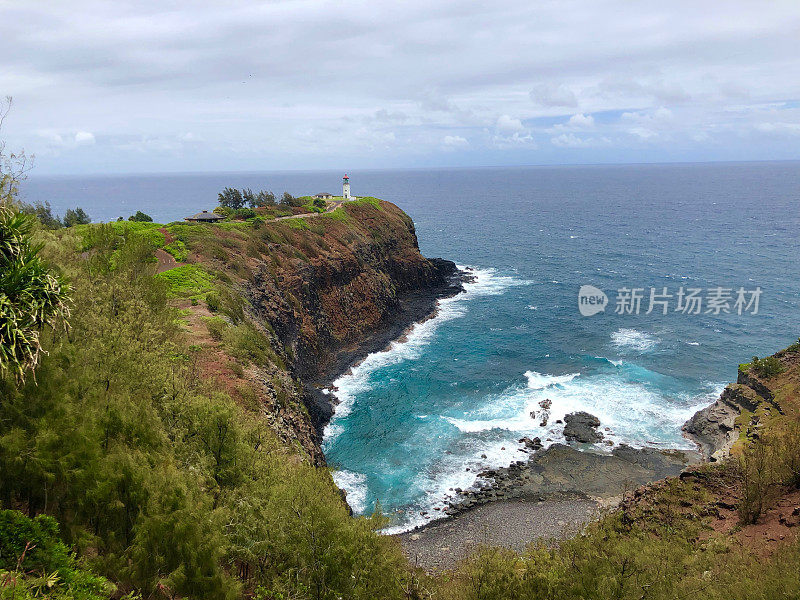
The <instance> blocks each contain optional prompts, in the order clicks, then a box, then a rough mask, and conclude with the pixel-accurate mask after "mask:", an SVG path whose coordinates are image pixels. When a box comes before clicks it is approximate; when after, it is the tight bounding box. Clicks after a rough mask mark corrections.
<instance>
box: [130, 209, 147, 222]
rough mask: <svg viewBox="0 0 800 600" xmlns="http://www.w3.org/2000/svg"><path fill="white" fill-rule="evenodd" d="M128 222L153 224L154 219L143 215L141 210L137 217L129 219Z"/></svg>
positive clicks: (132, 216) (133, 216) (137, 212)
mask: <svg viewBox="0 0 800 600" xmlns="http://www.w3.org/2000/svg"><path fill="white" fill-rule="evenodd" d="M128 221H134V222H137V223H152V222H153V217H151V216H150V215H148V214H145V213H143V212H142V211H140V210H137V211H136V214H135V215H131V216H130V217H128Z"/></svg>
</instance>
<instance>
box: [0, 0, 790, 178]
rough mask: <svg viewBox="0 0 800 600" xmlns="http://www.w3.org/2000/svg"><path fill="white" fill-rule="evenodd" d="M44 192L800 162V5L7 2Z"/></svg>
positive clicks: (17, 109)
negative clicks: (378, 171) (206, 173)
mask: <svg viewBox="0 0 800 600" xmlns="http://www.w3.org/2000/svg"><path fill="white" fill-rule="evenodd" d="M0 21H2V23H3V24H4V26H3V28H2V34H0V55H2V57H3V59H2V61H1V64H0V95H11V96H13V97H14V109H13V112H12V113H11V115H10V116H9V118H8V119H7V121H6V123H5V125H4V129H3V132H2V135H3V137H5V138H6V139H7V140H8V144H9V147H11V148H20V147H24V148H25V149H26V150H27V151H28V152H32V153H35V154H36V156H37V158H36V172H37V173H42V174H44V173H104V172H132V171H133V172H135V171H197V170H215V171H224V170H270V169H315V168H337V169H348V168H351V169H355V168H370V167H408V166H440V165H453V166H461V165H463V166H469V165H500V164H542V163H594V162H641V161H675V160H687V161H692V160H763V159H797V158H800V58H798V57H800V2H798V1H797V0H787V1H770V2H761V1H756V0H753V1H750V2H736V1H722V0H720V1H718V2H717V1H705V2H698V1H697V0H693V1H691V2H683V1H672V2H663V1H661V0H659V1H658V2H650V1H638V2H631V1H629V0H585V1H578V0H559V1H556V2H541V1H540V2H532V1H531V0H519V1H502V0H501V1H498V2H491V3H490V2H473V1H461V2H455V1H449V0H444V1H437V0H433V1H431V0H426V1H421V0H403V1H402V2H392V3H389V2H375V1H374V0H373V1H370V2H367V1H365V2H351V1H345V2H319V1H308V0H302V1H294V0H289V1H272V2H252V1H250V2H236V1H227V2H224V3H222V2H220V3H206V2H181V1H169V0H159V1H157V2H156V1H153V2H151V1H143V0H137V1H130V2H124V1H114V2H109V1H107V0H104V1H102V2H90V1H85V0H73V1H71V2H69V3H67V2H49V1H47V0H40V1H37V2H29V1H26V2H23V1H16V0H14V1H8V0H0Z"/></svg>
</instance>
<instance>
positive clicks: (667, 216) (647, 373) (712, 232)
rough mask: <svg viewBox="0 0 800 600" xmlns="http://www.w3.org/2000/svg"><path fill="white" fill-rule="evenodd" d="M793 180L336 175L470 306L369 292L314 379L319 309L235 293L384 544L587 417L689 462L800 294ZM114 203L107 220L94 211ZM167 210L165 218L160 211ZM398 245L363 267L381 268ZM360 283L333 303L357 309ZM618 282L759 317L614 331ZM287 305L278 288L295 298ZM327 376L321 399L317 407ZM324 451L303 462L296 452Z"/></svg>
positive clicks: (680, 171) (432, 293)
mask: <svg viewBox="0 0 800 600" xmlns="http://www.w3.org/2000/svg"><path fill="white" fill-rule="evenodd" d="M799 172H800V169H798V165H797V163H750V164H717V165H632V166H608V167H600V166H596V167H533V168H506V169H501V168H496V169H460V170H417V171H373V172H363V173H353V174H352V176H353V180H354V181H356V182H357V186H358V187H355V188H354V191H355V192H356V193H359V194H363V193H365V192H368V193H370V194H373V195H375V196H378V197H381V198H383V199H385V200H389V201H391V202H394V203H395V204H397V205H398V206H399V207H400V208H401V209H403V210H404V211H405V212H406V213H407V214H409V215H411V216H412V217H413V219H414V227H415V229H416V234H415V235H414V240H415V241H414V243H416V240H418V243H419V246H420V250H421V252H422V254H423V255H425V256H441V257H444V258H445V259H450V260H454V261H455V262H457V263H458V264H460V265H465V266H469V268H471V269H472V270H473V273H474V275H475V278H474V280H472V281H469V282H466V283H465V284H464V288H465V292H464V293H461V294H457V295H455V296H451V297H448V298H446V299H444V300H441V301H439V306H438V310H437V313H436V315H435V316H434V317H433V318H427V316H428V315H430V314H431V313H432V312H433V311H434V310H435V309H436V304H437V297H438V294H439V292H437V291H436V290H437V289H441V286H442V285H445V287H447V285H448V284H445V283H444V282H441V283H436V284H433V286H432V287H428V286H427V285H424V286H417V285H414V284H413V282H412V281H411V280H409V281H408V285H409V286H410V287H409V289H408V290H407V291H406V292H401V293H400V294H399V295H398V302H397V303H394V301H391V302H387V301H386V300H387V299H388V298H390V297H391V295H390V294H389V295H384V294H383V292H381V293H380V294H377V295H373V296H370V302H369V303H360V304H356V305H353V306H352V310H351V312H349V313H347V315H346V320H341V318H342V317H344V314H343V313H340V312H339V311H340V309H339V308H336V307H337V306H339V304H332V305H331V306H330V307H328V309H326V312H325V315H326V316H325V317H324V318H325V319H326V320H328V321H334V322H336V321H337V319H339V320H340V321H341V323H340V326H341V327H343V328H342V330H341V331H343V332H346V331H349V330H350V329H353V332H355V331H356V330H359V331H363V332H364V333H365V334H366V336H365V337H364V336H362V335H361V334H359V335H355V336H354V337H351V338H349V339H350V341H348V342H345V343H344V344H341V345H340V344H336V345H330V344H328V345H326V346H325V347H326V348H327V350H326V352H331V351H333V354H332V355H331V356H332V359H331V360H330V361H329V362H326V363H325V364H324V365H323V368H322V369H321V370H317V369H316V367H317V358H319V357H320V356H321V354H319V353H315V352H312V353H310V354H306V355H304V348H305V346H304V344H303V343H300V344H299V345H295V341H293V340H297V339H298V338H297V337H296V331H297V330H296V327H298V324H299V323H300V321H296V319H299V318H301V317H302V318H303V319H305V320H306V321H305V322H308V323H311V324H313V327H315V328H316V327H322V329H319V331H320V332H321V333H322V334H324V331H325V327H324V326H322V324H321V321H319V319H320V318H321V317H320V316H319V315H317V313H318V302H319V301H318V299H317V298H316V297H314V296H313V294H312V295H311V296H309V298H308V304H306V305H305V306H306V307H305V308H304V311H305V313H299V312H297V311H294V310H290V312H285V311H286V310H288V307H283V308H281V307H279V306H278V305H274V306H273V305H272V304H270V303H273V302H274V301H273V300H269V298H271V297H272V296H271V295H272V294H275V295H278V296H280V295H281V294H283V293H284V292H283V290H278V289H272V288H270V287H269V286H267V287H265V288H264V287H263V286H264V285H265V284H266V280H263V279H261V278H260V277H259V276H258V274H256V278H255V280H254V281H253V283H252V285H251V287H250V292H249V293H248V295H247V296H248V298H249V300H250V301H251V302H252V303H253V305H254V306H256V307H257V309H258V310H263V311H265V312H264V316H265V318H266V317H269V315H272V316H275V317H278V319H277V321H273V320H272V318H268V320H269V321H270V322H272V323H273V325H274V326H275V330H276V333H277V334H278V336H279V337H280V338H281V340H282V342H284V343H287V344H288V347H296V348H297V349H298V350H299V353H298V361H297V364H296V367H297V368H298V371H299V374H300V375H301V377H302V380H303V381H304V382H305V383H306V390H307V391H309V394H310V396H311V397H313V398H314V402H313V404H312V405H311V406H312V410H311V413H312V414H311V417H312V420H313V421H314V423H315V426H316V430H317V431H316V435H317V437H319V434H321V433H322V431H323V429H324V427H325V423H326V422H327V421H328V419H329V418H330V415H331V406H332V405H333V404H335V403H336V401H337V400H338V401H339V405H338V407H337V408H338V409H339V412H338V414H337V415H335V416H334V420H333V422H332V423H331V424H330V425H329V426H328V435H327V436H326V439H325V441H324V443H323V445H324V449H325V453H326V460H327V463H328V465H329V466H330V467H331V468H332V469H333V470H334V471H335V472H337V475H336V480H337V481H338V482H339V484H340V485H341V486H342V487H343V489H345V490H346V491H347V492H348V501H349V503H350V505H351V506H352V507H353V509H354V511H355V512H356V513H369V512H371V510H372V509H373V508H374V506H375V502H376V501H379V502H380V504H381V507H382V509H383V510H384V511H385V512H387V513H388V514H389V515H390V517H391V518H392V519H393V520H394V524H393V526H392V527H393V528H392V529H390V530H391V531H400V530H404V529H408V528H412V527H415V526H418V525H421V524H423V523H425V522H427V521H429V520H430V519H431V518H433V516H435V515H436V514H437V513H441V510H442V509H444V508H445V507H446V505H447V503H446V497H447V496H448V495H451V496H452V495H453V491H454V490H455V488H457V487H458V488H462V489H467V488H468V487H470V486H471V485H472V483H473V482H474V480H475V476H476V474H477V473H479V472H481V471H484V470H486V469H492V468H500V467H504V466H507V465H509V464H511V463H512V462H515V461H517V460H520V459H524V458H525V455H524V454H523V453H521V452H520V451H519V450H520V447H521V444H520V443H519V442H518V440H519V439H521V438H523V437H526V436H527V437H529V438H533V437H540V438H541V439H542V441H543V442H544V443H545V444H546V445H549V444H550V443H563V441H564V440H563V438H562V437H560V433H559V429H560V425H559V424H556V423H555V421H557V420H559V419H562V418H563V416H564V415H566V414H567V413H569V412H574V411H578V410H586V411H587V412H590V413H592V414H594V415H596V416H597V417H598V418H599V419H600V421H601V428H600V429H601V431H603V432H604V433H605V434H606V439H607V440H610V441H613V442H614V444H615V447H616V446H619V445H620V444H621V443H627V444H629V445H631V446H632V447H643V446H649V447H655V448H661V449H666V448H678V449H683V450H688V449H691V448H693V447H694V446H693V444H692V443H691V442H689V441H688V440H686V439H684V438H683V437H682V435H681V425H682V424H683V423H684V422H685V421H686V420H687V419H688V418H689V417H691V416H692V414H693V413H694V412H695V411H696V410H698V409H699V408H702V407H703V406H706V405H708V404H709V403H710V402H713V401H714V400H715V399H716V398H717V397H718V396H719V393H720V391H721V390H722V388H723V387H724V385H725V383H727V382H729V381H733V380H735V378H736V365H737V364H738V363H740V362H742V361H745V360H749V358H750V357H751V356H752V354H758V355H764V354H767V353H771V352H773V351H774V349H775V348H776V347H780V346H781V345H785V344H788V343H790V342H791V341H792V340H793V332H791V331H788V330H787V329H786V328H785V327H784V324H785V323H786V322H787V321H788V320H791V319H792V318H793V315H795V314H796V312H797V309H798V301H797V298H798V297H799V296H800V290H799V289H797V287H798V279H797V278H796V277H792V276H791V275H792V274H793V273H794V272H795V270H796V269H795V267H794V265H796V264H797V261H798V256H797V254H798V250H797V246H796V243H795V241H794V237H793V236H794V233H793V232H795V231H796V230H797V228H798V223H797V218H798V217H797V213H796V211H793V210H792V207H793V206H795V205H796V202H797V201H798V198H797V194H798V192H797V190H798V189H800V186H798V179H799V178H800V175H799ZM330 177H331V175H330V174H329V173H264V174H235V175H228V176H226V175H222V174H218V175H198V176H194V175H185V176H164V177H157V176H153V177H135V176H133V177H120V178H113V177H107V178H102V179H101V178H98V179H95V180H87V181H80V180H77V179H58V180H56V179H52V180H47V179H41V180H38V181H37V179H35V178H33V179H31V180H30V181H29V182H27V183H26V186H25V188H24V190H23V192H24V197H25V198H26V200H28V201H35V200H36V199H37V197H47V194H48V193H49V190H52V186H53V185H58V189H59V194H57V195H51V196H50V198H51V200H52V202H53V205H54V208H56V209H61V207H60V206H59V204H58V203H59V198H63V201H64V202H65V204H68V203H69V202H72V201H73V199H74V198H77V197H80V198H82V203H83V205H84V207H85V208H86V209H87V211H88V212H89V213H90V215H92V216H94V217H95V218H98V217H99V218H113V217H114V216H115V215H116V214H117V213H118V212H120V211H124V210H125V207H126V206H128V205H130V206H133V205H134V204H135V203H139V202H141V201H142V200H141V199H145V200H144V202H145V204H146V203H147V202H149V201H151V200H152V201H153V202H154V204H153V206H143V208H144V209H145V210H147V211H150V212H152V213H153V216H154V217H155V218H157V219H158V220H162V221H166V220H168V219H170V218H178V217H181V216H182V215H183V214H184V213H185V214H190V213H191V212H196V210H194V211H193V210H190V209H189V207H192V208H194V207H196V202H197V198H198V197H213V196H214V194H215V193H216V191H217V190H218V189H220V187H222V186H224V185H227V184H228V183H229V182H231V181H235V182H238V183H239V185H248V186H251V187H253V188H256V189H260V188H264V187H276V188H277V189H282V188H285V189H289V190H291V191H292V192H294V193H301V192H303V191H307V190H308V189H316V187H320V189H321V188H323V187H324V185H325V184H324V183H323V182H324V181H327V180H329V179H330ZM71 186H72V187H71ZM109 186H111V187H112V188H113V190H114V194H113V198H114V200H113V202H114V204H113V205H112V204H109V203H108V202H107V200H106V198H108V197H109V194H108V193H106V191H105V190H107V189H108V187H109ZM73 188H74V189H73ZM38 194H41V196H38ZM94 194H96V196H95V195H94ZM163 194H167V195H168V197H169V202H166V201H165V200H164V199H161V200H159V197H160V195H163ZM93 198H96V200H93ZM93 202H94V203H93ZM137 205H141V204H137ZM753 206H758V207H759V208H758V210H752V209H751V208H752V207H753ZM159 211H173V212H169V214H159ZM733 215H738V216H737V217H736V218H734V216H733ZM501 240H502V243H500V242H499V241H501ZM398 248H399V247H398V246H395V247H392V249H391V250H389V249H388V246H387V247H385V248H384V249H380V248H377V247H376V248H374V249H373V250H370V251H369V252H370V253H372V254H373V255H374V257H373V258H374V260H375V261H377V260H381V261H385V260H386V258H389V257H391V256H392V253H396V252H398ZM358 260H361V259H358ZM370 260H373V259H370ZM373 262H374V261H373ZM337 268H338V267H337ZM348 269H350V270H349V271H341V272H342V274H343V275H344V277H345V279H344V281H347V280H349V278H351V277H354V276H356V275H358V274H359V271H358V270H356V268H355V266H353V267H352V268H351V267H348ZM386 272H387V273H392V271H391V268H390V269H389V270H388V271H386ZM407 273H408V272H407ZM298 275H300V274H298ZM390 276H394V275H390ZM292 277H294V276H292ZM301 277H302V278H303V279H304V280H306V281H311V282H314V281H320V282H321V281H324V277H326V275H325V274H324V271H314V272H312V271H305V272H303V273H302V274H301ZM362 277H366V275H363V276H362ZM369 277H377V278H378V279H376V280H379V279H380V277H382V276H381V275H379V274H373V275H370V276H369ZM298 281H299V280H295V279H293V278H291V277H290V278H289V279H287V283H290V284H291V285H295V283H297V282H298ZM399 281H402V279H399ZM364 282H365V283H366V279H365V280H364ZM584 284H592V285H595V286H597V287H598V288H600V289H602V290H604V291H605V292H606V293H607V294H608V295H609V297H610V299H611V302H612V305H610V306H609V307H608V308H607V310H606V312H605V313H601V314H598V315H596V316H594V317H591V318H586V317H581V316H580V314H579V313H578V310H577V299H576V294H577V290H578V289H579V287H580V286H581V285H584ZM298 285H299V284H298ZM315 285H316V284H315ZM359 285H361V284H357V285H356V286H355V287H353V288H352V290H353V291H352V293H353V294H355V295H353V296H349V297H351V298H357V297H359V295H360V294H363V291H364V289H365V288H362V287H358V286H359ZM626 285H627V286H630V287H642V288H648V291H649V288H650V287H655V288H658V289H660V288H662V287H667V288H668V289H669V290H670V291H671V292H672V293H675V292H676V291H677V289H678V288H679V286H686V287H689V286H691V287H697V288H702V289H707V288H710V287H712V286H716V285H724V286H726V287H732V288H736V287H739V286H745V287H747V288H748V289H750V288H752V287H754V286H756V285H758V286H760V287H761V288H762V289H763V290H764V294H763V297H762V299H761V302H762V303H761V310H760V314H758V315H750V314H746V315H741V316H739V315H736V314H735V313H734V314H721V315H706V314H699V315H684V314H675V313H672V312H671V313H670V314H668V315H661V314H658V313H654V314H650V315H645V314H644V312H645V310H646V307H645V308H643V310H642V314H639V315H616V314H614V312H613V301H614V294H615V291H616V290H617V289H618V288H620V287H623V286H626ZM262 288H263V289H262ZM320 291H324V289H323V288H321V289H320ZM386 291H387V292H388V290H386ZM300 292H301V290H300V288H299V287H298V288H297V290H295V289H292V293H293V294H297V295H298V297H304V296H303V295H302V294H301V293H300ZM312 292H313V289H312ZM452 292H453V290H450V291H445V292H443V293H444V295H447V296H449V295H450V294H452ZM303 293H305V292H303ZM326 293H327V292H326ZM341 299H343V298H341ZM341 299H340V300H341ZM264 302H266V303H267V304H266V305H264ZM337 302H338V301H337ZM262 305H264V306H263V309H262V308H258V307H261V306H262ZM292 312H294V315H295V316H294V317H291V313H292ZM303 314H307V315H310V316H311V319H310V320H309V319H308V317H307V316H303ZM376 316H379V317H380V318H379V320H378V321H375V320H374V319H375V318H376ZM290 317H291V318H290ZM423 319H426V320H424V322H423V323H421V324H420V325H418V326H413V327H411V328H410V329H408V327H409V326H411V325H412V323H413V322H416V321H420V320H423ZM362 322H364V323H369V325H368V326H366V327H362V326H361V325H360V323H362ZM404 333H405V337H404V339H402V340H400V341H398V342H394V343H391V340H396V339H397V338H399V337H401V336H402V335H403V334H404ZM348 335H349V334H348ZM323 337H324V336H323ZM776 340H777V342H776ZM300 341H302V340H300ZM387 344H388V345H389V350H388V352H384V350H385V347H386V346H387ZM304 356H305V357H306V358H303V357H304ZM355 361H360V362H359V364H358V366H357V367H356V368H354V369H353V371H352V373H350V374H347V370H348V367H349V366H350V365H351V364H352V363H353V362H355ZM331 380H335V386H336V387H337V388H338V390H335V391H334V392H333V394H334V395H335V396H336V398H335V399H334V398H331V397H330V396H331V394H325V393H324V392H323V390H324V389H325V388H326V387H329V386H328V384H330V383H333V382H332V381H331ZM546 399H550V400H551V401H552V407H551V408H550V419H549V423H548V426H547V427H545V428H541V427H539V423H540V422H541V421H538V420H535V419H532V418H531V417H530V412H531V411H537V412H538V411H540V410H541V407H540V406H539V404H540V402H542V401H544V400H546ZM313 407H316V409H314V408H313ZM317 409H318V410H317ZM348 410H349V413H348ZM289 421H291V419H290V420H289ZM606 427H608V428H609V429H610V431H605V428H606ZM551 428H552V429H554V431H553V432H548V429H551ZM289 429H290V430H291V429H292V428H291V427H289ZM337 430H338V434H337V433H336V432H337ZM286 435H288V436H289V437H291V435H292V434H291V431H288V433H287V434H286ZM304 435H305V434H304ZM307 435H310V433H309V434H307ZM548 437H549V438H550V439H551V441H550V442H548V439H547V438H548ZM319 441H320V440H318V441H317V442H311V441H310V440H309V441H308V443H306V442H303V444H304V446H305V447H307V448H313V447H314V446H315V444H317V443H318V442H319ZM595 450H596V451H601V452H606V453H607V452H609V451H610V448H609V447H608V446H604V445H599V446H598V447H597V448H596V449H595ZM483 455H486V458H485V459H484V458H482V457H483ZM318 459H319V460H322V459H321V457H319V458H318ZM466 469H470V470H469V471H467V470H466ZM450 488H453V491H451V490H450ZM436 507H438V508H440V510H439V511H435V510H434V508H436ZM400 511H402V512H400ZM422 512H426V513H427V514H425V515H422V514H420V513H422Z"/></svg>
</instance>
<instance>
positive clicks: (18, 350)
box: [0, 204, 69, 378]
mask: <svg viewBox="0 0 800 600" xmlns="http://www.w3.org/2000/svg"><path fill="white" fill-rule="evenodd" d="M34 223H35V219H34V218H33V217H31V216H29V215H24V214H22V213H19V212H16V211H15V210H13V209H12V208H10V207H9V206H4V205H3V204H0V375H3V374H6V373H8V372H11V373H13V374H14V375H15V376H16V377H19V378H21V377H24V375H25V372H26V371H28V370H32V369H33V368H35V367H36V365H37V363H38V362H39V358H40V356H41V352H42V345H41V342H40V335H41V331H42V329H43V328H45V327H52V326H55V325H56V324H57V323H58V322H59V321H60V320H61V319H63V317H65V316H66V315H68V314H69V309H68V307H67V304H68V302H69V297H68V291H69V290H68V288H67V286H66V284H65V282H64V279H63V278H62V277H61V276H60V275H58V274H57V273H55V272H54V271H52V270H51V269H50V268H49V266H48V265H47V263H46V262H45V261H43V260H42V258H41V257H40V252H41V249H42V247H41V245H37V244H34V243H33V242H32V240H31V232H32V229H33V227H34Z"/></svg>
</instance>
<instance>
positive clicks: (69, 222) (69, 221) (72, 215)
mask: <svg viewBox="0 0 800 600" xmlns="http://www.w3.org/2000/svg"><path fill="white" fill-rule="evenodd" d="M91 222H92V219H91V218H90V217H89V215H87V214H86V213H85V212H84V210H83V209H82V208H81V207H80V206H79V207H78V208H76V209H75V210H72V209H71V208H70V209H69V210H67V212H66V213H64V227H72V226H73V225H88V224H89V223H91Z"/></svg>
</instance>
